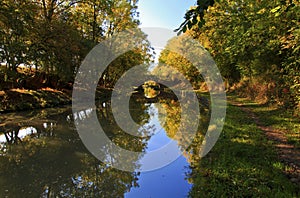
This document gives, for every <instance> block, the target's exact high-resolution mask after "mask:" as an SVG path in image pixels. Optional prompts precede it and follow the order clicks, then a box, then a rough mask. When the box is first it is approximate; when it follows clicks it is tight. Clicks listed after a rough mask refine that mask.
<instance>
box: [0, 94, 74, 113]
mask: <svg viewBox="0 0 300 198" xmlns="http://www.w3.org/2000/svg"><path fill="white" fill-rule="evenodd" d="M0 101H1V103H0V112H11V111H22V110H30V109H38V108H47V107H57V106H60V105H65V104H71V93H70V92H69V91H68V92H67V91H65V92H62V91H58V90H53V89H40V90H27V89H10V90H5V91H0Z"/></svg>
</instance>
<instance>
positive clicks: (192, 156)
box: [155, 96, 210, 167]
mask: <svg viewBox="0 0 300 198" xmlns="http://www.w3.org/2000/svg"><path fill="white" fill-rule="evenodd" d="M198 99H199V109H200V112H195V113H199V119H198V120H192V119H190V116H189V113H191V112H186V113H185V114H182V107H184V106H186V105H188V103H186V104H180V103H179V101H178V100H174V99H161V100H160V103H157V104H155V105H156V107H157V108H158V111H159V116H158V117H159V121H160V124H161V126H162V127H163V128H164V130H165V131H166V134H167V135H168V137H169V138H171V139H173V140H176V141H177V144H178V146H179V148H180V149H181V152H182V153H183V155H184V156H185V157H186V158H187V159H188V161H189V163H190V166H191V167H193V166H194V164H195V162H197V161H198V160H199V158H200V157H199V156H200V155H199V151H200V146H201V144H202V141H203V138H204V136H205V133H206V131H207V128H208V123H209V119H210V111H209V107H208V106H207V104H206V103H205V104H203V101H204V100H205V99H204V98H203V97H199V96H198ZM190 111H193V109H190ZM182 120H184V125H183V127H182V128H180V124H181V122H182ZM192 125H193V126H196V125H198V129H197V132H196V133H195V134H194V133H191V132H190V131H189V128H190V127H191V126H192ZM180 129H181V130H180ZM190 139H193V141H192V142H191V143H190Z"/></svg>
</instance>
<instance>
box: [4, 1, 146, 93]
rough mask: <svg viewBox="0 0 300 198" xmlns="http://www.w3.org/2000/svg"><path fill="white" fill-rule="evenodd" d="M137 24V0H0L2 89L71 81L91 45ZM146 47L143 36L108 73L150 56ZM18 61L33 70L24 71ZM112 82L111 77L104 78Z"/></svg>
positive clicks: (109, 82) (140, 61)
mask: <svg viewBox="0 0 300 198" xmlns="http://www.w3.org/2000/svg"><path fill="white" fill-rule="evenodd" d="M138 25H139V20H138V12H137V1H136V0H25V1H24V0H4V1H1V2H0V26H1V27H0V46H1V47H0V62H2V65H3V67H1V70H0V71H1V72H0V76H1V78H0V84H1V85H2V89H7V88H11V87H25V88H39V86H42V85H43V84H44V86H52V87H54V88H56V87H59V86H65V85H66V83H68V82H69V83H71V84H72V82H73V79H74V76H75V75H76V72H77V70H78V67H79V66H80V64H81V62H82V60H83V59H84V58H85V56H86V55H87V53H88V52H89V51H90V50H91V49H92V48H93V47H94V46H95V45H97V44H98V43H99V42H101V41H103V40H104V39H105V38H109V37H111V36H112V35H113V34H115V33H117V32H120V31H123V30H125V29H128V28H137V27H138ZM148 50H150V46H149V43H147V41H146V36H145V42H144V43H143V44H142V46H141V47H140V48H139V49H137V50H136V51H134V52H131V53H127V54H125V55H123V56H122V57H120V58H119V59H118V60H116V61H114V63H113V64H114V65H115V66H114V67H111V68H115V69H116V70H117V71H115V72H111V74H112V75H111V76H110V78H112V76H114V75H113V74H114V73H122V72H123V71H124V70H126V69H128V67H129V66H130V65H135V64H136V63H143V62H144V61H145V60H146V59H148V58H149V55H148V54H149V53H148ZM4 65H5V67H4ZM21 66H26V68H30V72H32V71H34V72H33V73H32V75H31V76H30V75H28V72H27V74H26V75H25V76H24V75H22V74H24V71H23V72H20V70H21V69H20V67H21ZM23 70H24V69H23ZM26 71H27V70H26ZM26 71H25V72H26ZM104 75H105V74H104ZM112 81H115V80H114V79H110V80H107V82H106V83H107V84H111V83H112ZM0 88H1V87H0Z"/></svg>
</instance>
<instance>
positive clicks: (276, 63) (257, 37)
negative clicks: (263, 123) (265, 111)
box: [185, 0, 300, 107]
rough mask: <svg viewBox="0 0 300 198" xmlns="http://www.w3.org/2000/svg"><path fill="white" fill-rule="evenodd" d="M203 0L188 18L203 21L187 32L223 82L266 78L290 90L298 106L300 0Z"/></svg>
mask: <svg viewBox="0 0 300 198" xmlns="http://www.w3.org/2000/svg"><path fill="white" fill-rule="evenodd" d="M202 3H203V4H199V1H197V5H198V7H202V8H203V9H202V10H198V11H197V10H196V9H192V10H193V11H188V12H187V16H190V17H191V18H193V16H194V15H191V14H190V12H192V13H196V14H195V16H196V15H197V14H198V15H199V16H200V15H201V16H200V18H202V19H201V21H205V23H204V24H203V25H201V27H199V26H198V25H195V24H193V25H192V26H191V28H188V29H187V28H186V31H185V32H186V34H189V35H191V36H193V37H194V38H196V39H198V40H200V42H201V43H202V44H203V45H204V46H205V47H206V48H207V49H208V50H209V51H210V52H211V54H212V56H213V58H214V60H215V61H216V63H217V65H218V66H219V68H220V71H221V73H222V75H223V77H224V78H225V80H226V81H228V82H229V84H230V85H233V84H234V83H235V82H238V81H239V80H240V79H244V78H247V79H250V80H252V79H260V80H261V79H263V81H262V82H261V83H262V84H263V83H266V84H276V86H277V87H276V89H277V90H278V91H279V92H280V91H281V92H282V91H283V90H288V94H289V95H290V96H291V100H290V101H288V103H289V105H288V106H290V107H295V106H296V105H299V101H300V100H299V99H300V90H299V87H300V86H299V55H300V54H299V49H300V48H299V33H300V31H299V27H300V22H299V21H300V20H299V19H300V16H299V13H300V12H299V9H300V4H299V1H293V0H292V1H280V0H274V1H250V0H246V1H244V0H243V1H242V0H235V1H225V0H219V1H212V2H209V1H202ZM205 4H206V5H207V6H206V7H205V6H204V5H205ZM198 15H197V16H198ZM279 82H280V83H279ZM280 95H282V94H277V95H276V96H279V97H281V96H280ZM271 97H275V95H271ZM269 99H271V98H269ZM277 100H278V101H279V102H280V103H285V102H283V101H284V100H285V99H284V98H278V99H277Z"/></svg>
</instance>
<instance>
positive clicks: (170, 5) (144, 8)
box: [138, 0, 196, 30]
mask: <svg viewBox="0 0 300 198" xmlns="http://www.w3.org/2000/svg"><path fill="white" fill-rule="evenodd" d="M195 2H196V0H139V3H138V7H139V8H138V11H139V12H140V20H141V23H142V24H141V26H142V27H163V28H168V29H172V30H174V29H176V28H178V27H179V25H180V24H181V23H182V22H183V17H184V14H185V12H186V10H188V9H189V8H190V7H191V6H193V5H194V4H195Z"/></svg>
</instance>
